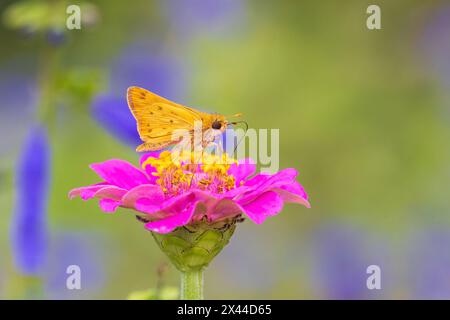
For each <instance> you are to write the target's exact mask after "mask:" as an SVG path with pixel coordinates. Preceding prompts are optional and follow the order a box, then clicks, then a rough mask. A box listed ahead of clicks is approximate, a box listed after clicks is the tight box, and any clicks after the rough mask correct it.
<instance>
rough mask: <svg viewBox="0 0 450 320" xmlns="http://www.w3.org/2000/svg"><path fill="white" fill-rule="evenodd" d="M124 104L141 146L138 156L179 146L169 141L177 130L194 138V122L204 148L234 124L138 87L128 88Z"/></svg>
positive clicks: (221, 117)
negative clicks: (131, 116) (132, 121)
mask: <svg viewBox="0 0 450 320" xmlns="http://www.w3.org/2000/svg"><path fill="white" fill-rule="evenodd" d="M127 100H128V106H129V108H130V110H131V113H132V114H133V116H134V118H135V119H136V122H137V130H138V132H139V136H140V138H141V140H142V141H143V142H144V143H143V144H141V145H139V146H138V147H137V148H136V151H137V152H143V151H156V150H160V149H163V148H166V147H168V146H171V145H174V144H176V143H178V142H180V140H174V139H173V137H172V136H173V132H174V131H175V130H177V129H181V130H187V131H188V132H189V133H190V134H191V136H193V133H194V125H195V122H196V121H201V125H202V127H201V131H202V145H203V147H205V146H206V145H208V144H209V143H210V142H213V141H214V139H215V138H216V137H217V136H218V135H220V134H221V133H223V132H224V131H225V129H226V128H227V126H228V125H229V124H235V123H236V122H233V123H230V122H228V121H227V120H226V119H225V116H223V115H220V114H210V113H206V112H201V111H198V110H195V109H192V108H189V107H185V106H182V105H180V104H177V103H175V102H172V101H169V100H167V99H165V98H163V97H160V96H158V95H156V94H154V93H152V92H150V91H148V90H145V89H142V88H139V87H130V88H128V90H127ZM235 116H240V114H236V115H235Z"/></svg>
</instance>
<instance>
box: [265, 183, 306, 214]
mask: <svg viewBox="0 0 450 320" xmlns="http://www.w3.org/2000/svg"><path fill="white" fill-rule="evenodd" d="M274 191H276V192H277V193H278V194H279V195H280V196H281V198H282V199H283V201H284V202H295V203H299V204H302V205H304V206H305V207H307V208H311V205H310V204H309V201H308V195H307V194H306V192H305V189H304V188H303V187H302V185H301V184H300V183H298V182H297V181H294V182H293V183H291V184H288V185H285V186H281V187H280V188H276V189H274Z"/></svg>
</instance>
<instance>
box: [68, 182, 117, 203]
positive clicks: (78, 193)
mask: <svg viewBox="0 0 450 320" xmlns="http://www.w3.org/2000/svg"><path fill="white" fill-rule="evenodd" d="M109 186H111V185H110V184H107V183H106V182H101V183H98V184H93V185H90V186H87V187H80V188H76V189H72V190H71V191H70V192H69V198H70V199H73V198H75V197H81V199H83V200H88V199H91V198H93V197H94V195H95V193H96V192H97V191H99V190H100V189H103V188H105V187H109Z"/></svg>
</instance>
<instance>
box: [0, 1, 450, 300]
mask: <svg viewBox="0 0 450 320" xmlns="http://www.w3.org/2000/svg"><path fill="white" fill-rule="evenodd" d="M32 2H34V3H39V4H42V3H46V4H49V6H50V7H51V8H52V10H50V11H48V12H47V11H46V13H45V14H44V15H43V16H39V15H38V18H37V21H39V22H40V23H38V26H35V25H33V23H34V22H31V23H29V25H28V24H27V23H28V22H27V21H28V20H26V19H25V20H26V21H25V23H24V24H20V23H19V25H18V26H17V25H14V24H11V21H10V20H11V19H13V20H14V19H17V18H16V17H15V16H14V14H12V13H11V10H12V9H11V6H15V5H17V4H18V3H20V1H2V2H1V4H0V12H1V14H2V18H3V21H2V26H1V27H0V43H1V50H0V93H1V95H0V125H1V127H0V135H1V138H0V141H1V145H0V215H1V216H0V298H21V297H28V296H27V294H26V292H28V291H29V288H30V287H33V286H35V285H36V284H35V283H37V285H36V286H37V287H42V288H43V293H41V296H40V297H45V298H55V299H79V298H87V299H90V298H93V299H99V298H105V299H123V298H126V297H127V296H128V294H129V293H130V292H133V291H136V290H145V289H148V288H151V287H154V286H155V285H156V283H157V282H158V281H163V283H164V284H165V285H168V286H177V285H178V280H179V279H178V273H177V271H176V270H175V269H174V268H173V267H168V270H167V272H165V273H164V275H163V276H162V278H161V279H159V280H158V276H157V268H158V266H160V265H161V263H165V262H167V259H166V258H165V257H164V256H163V254H162V253H161V252H160V251H159V249H158V248H157V246H156V244H155V243H154V241H153V239H152V237H151V235H150V233H149V232H147V231H146V230H145V229H144V228H143V226H142V225H141V224H140V223H136V220H135V219H134V216H133V214H132V213H131V212H130V211H127V210H125V209H119V210H118V212H117V213H116V214H114V215H108V214H104V213H102V212H101V211H100V209H99V208H98V205H97V204H96V202H95V201H88V202H82V201H81V200H79V199H77V200H73V201H69V200H68V198H67V193H68V191H69V190H70V189H72V188H74V187H78V186H83V185H87V184H90V183H94V182H96V181H97V178H96V175H95V174H94V173H93V172H91V171H90V170H89V169H88V165H89V164H90V163H93V162H99V161H104V160H107V159H110V158H120V159H126V160H129V161H130V162H132V163H135V164H137V163H138V155H137V154H136V153H135V152H134V151H133V150H134V149H133V147H132V146H131V144H130V143H127V141H126V139H125V140H124V139H122V140H121V139H118V138H117V135H114V132H112V131H114V124H112V125H111V122H109V125H108V124H106V125H105V124H104V122H103V123H102V121H103V120H102V119H103V118H102V116H101V115H100V116H99V115H98V113H99V112H100V113H101V112H102V111H101V110H104V109H96V110H97V111H95V109H93V108H94V107H95V101H98V100H96V99H99V97H114V99H116V100H115V101H116V102H117V103H115V104H111V108H114V107H117V108H123V109H124V110H126V112H128V108H127V104H126V100H125V88H126V85H129V86H131V85H135V84H137V83H140V84H141V85H142V86H144V87H145V88H147V89H149V90H151V91H154V92H157V93H160V94H163V95H165V96H166V97H167V98H169V99H172V100H175V101H178V102H180V103H183V104H186V105H189V106H193V107H197V108H200V109H202V110H209V111H214V112H218V113H222V114H233V113H237V112H242V113H243V114H244V119H245V120H246V121H247V122H248V123H249V125H250V127H252V128H269V129H270V128H279V129H280V167H281V168H286V167H293V168H296V169H297V170H299V172H300V176H299V181H300V182H301V183H302V184H303V186H304V187H305V189H306V191H307V192H308V194H309V196H310V201H311V204H312V208H311V209H306V208H304V207H300V206H295V205H286V206H285V208H284V210H283V212H282V213H281V214H280V215H279V216H277V217H274V218H270V219H268V220H267V221H266V222H265V223H264V224H262V225H255V224H253V223H251V222H250V221H246V222H245V223H243V224H241V225H239V226H238V229H237V231H236V234H235V235H234V237H233V238H232V240H231V243H230V244H229V246H228V247H226V248H225V249H224V251H223V252H222V253H221V254H220V255H219V257H218V258H216V259H215V260H214V261H213V263H212V264H211V265H210V267H209V269H208V270H207V271H206V274H205V286H206V287H205V296H206V297H207V298H211V299H221V298H224V299H241V298H242V299H243V298H250V299H253V298H254V299H310V298H320V299H327V298H332V299H335V298H344V299H345V298H369V299H376V298H387V299H392V298H404V299H408V298H450V249H449V248H450V217H449V214H448V213H449V209H450V201H449V199H450V197H449V195H448V193H449V186H450V182H449V181H450V180H449V178H450V170H449V169H450V166H449V151H450V149H449V146H450V144H449V137H450V126H449V123H450V113H449V110H450V96H449V95H448V92H449V89H450V63H449V60H448V57H449V55H450V6H449V5H448V2H446V1H427V2H424V1H414V0H409V1H406V0H405V1H402V0H399V1H395V2H393V1H381V0H380V1H377V2H376V4H377V5H379V6H380V8H381V21H382V29H381V30H368V29H367V27H366V19H367V17H368V14H367V13H366V9H367V7H368V6H369V5H370V4H372V2H373V1H361V0H355V1H350V0H346V1H257V0H248V1H244V0H241V1H239V0H203V1H200V0H196V1H176V0H170V1H163V0H161V1H156V0H155V1H149V0H134V1H114V2H113V1H106V0H103V1H91V6H87V7H86V8H88V9H86V12H87V13H89V14H88V18H89V19H90V20H89V21H88V22H89V25H83V24H82V29H81V30H67V29H65V26H64V24H65V19H66V17H67V16H68V15H67V14H66V12H65V8H66V6H67V4H70V2H66V1H62V0H61V1H59V0H53V1H43V0H42V1H31V2H30V1H29V3H32ZM22 5H23V4H22ZM31 7H32V10H37V9H35V7H33V6H31ZM25 11H26V10H25ZM44 11H45V10H44ZM8 12H9V13H8ZM81 14H82V17H83V14H84V13H83V4H82V11H81ZM11 15H12V16H13V17H12V18H11ZM18 16H19V17H22V15H21V14H19V15H18ZM56 17H60V18H56ZM61 17H62V18H61ZM45 19H47V20H45ZM14 21H15V20H14ZM31 21H34V20H33V18H31ZM61 21H62V25H61ZM19 22H20V21H19ZM147 63H148V64H150V65H151V66H150V67H148V68H147V67H145V66H144V65H145V64H147ZM141 64H142V65H141ZM141 66H142V68H141ZM124 70H125V71H124ZM146 83H148V84H146ZM161 83H162V84H163V85H161ZM28 96H29V98H26V97H28ZM25 98H26V99H25ZM105 99H107V98H105ZM111 99H112V98H111ZM99 110H100V111H99ZM95 112H97V113H95ZM119 113H120V112H119ZM36 119H39V121H41V123H44V124H45V127H46V128H47V129H48V132H49V134H48V135H49V144H50V146H51V183H50V189H49V190H50V191H49V207H48V211H47V219H46V225H47V226H48V230H47V235H48V242H47V249H46V254H45V260H44V262H43V265H42V267H41V268H39V271H38V272H37V273H33V275H32V276H33V277H30V276H29V275H28V276H26V275H25V273H26V272H22V271H21V269H20V267H18V266H17V263H15V259H14V256H15V254H16V253H15V252H14V251H15V250H16V249H15V246H14V245H13V244H12V242H13V240H12V237H11V228H13V226H12V225H13V224H14V215H15V214H16V211H15V204H16V203H17V192H16V189H17V188H16V178H15V176H16V172H17V170H18V167H17V166H18V165H17V164H18V162H19V161H18V159H19V158H20V155H21V150H22V145H23V141H24V139H25V138H26V136H27V132H28V130H29V129H30V127H32V126H33V124H34V123H35V122H36ZM118 126H119V125H118ZM124 142H125V143H124ZM29 161H30V162H32V161H33V157H31V158H30V159H29ZM24 201H25V200H24ZM24 232H26V230H24ZM70 264H77V265H80V266H81V268H82V289H81V290H72V291H70V290H67V289H66V283H65V281H66V280H65V279H66V277H67V275H66V273H65V270H66V267H67V266H68V265H70ZM371 264H375V265H379V266H380V267H381V274H382V289H381V290H368V289H367V288H366V278H367V276H368V275H367V274H366V268H367V266H369V265H371ZM31 297H33V295H31Z"/></svg>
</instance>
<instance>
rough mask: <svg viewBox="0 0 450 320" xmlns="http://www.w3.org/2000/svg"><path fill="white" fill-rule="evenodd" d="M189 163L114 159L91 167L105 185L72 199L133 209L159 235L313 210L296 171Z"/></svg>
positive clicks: (225, 162) (165, 157)
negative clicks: (297, 207)
mask: <svg viewBox="0 0 450 320" xmlns="http://www.w3.org/2000/svg"><path fill="white" fill-rule="evenodd" d="M192 156H193V154H190V155H189V158H191V157H192ZM175 159H177V158H176V157H175ZM187 160H192V158H191V159H186V158H185V157H184V158H183V157H180V158H179V160H174V157H173V153H170V152H169V151H164V152H162V153H160V154H158V153H151V154H147V155H144V156H143V157H142V158H141V161H140V163H141V168H136V167H134V166H133V165H132V164H130V163H128V162H126V161H123V160H115V159H113V160H107V161H105V162H102V163H94V164H92V165H91V166H90V167H91V169H92V170H94V171H95V172H96V173H97V174H98V175H99V177H100V178H101V179H102V180H103V181H102V182H100V183H97V184H94V185H90V186H86V187H81V188H77V189H74V190H72V191H70V193H69V197H70V198H74V197H77V196H80V197H81V198H82V199H83V200H88V199H91V198H98V199H100V202H99V204H100V207H101V209H102V210H103V211H105V212H114V211H115V210H116V208H117V207H119V206H120V207H124V208H129V209H134V210H136V211H137V212H138V217H139V218H140V220H141V221H144V222H145V227H146V228H147V229H148V230H151V231H153V232H156V233H160V234H166V233H170V232H172V231H174V230H175V229H176V228H178V227H182V226H188V225H192V224H195V223H196V222H207V223H216V222H219V221H227V220H229V219H238V218H241V217H242V216H246V217H248V218H249V219H250V220H252V221H253V222H255V223H257V224H260V223H262V222H264V221H265V220H266V218H267V217H269V216H273V215H276V214H278V213H279V212H280V211H281V209H282V208H283V204H284V203H285V202H295V203H299V204H302V205H304V206H306V207H308V208H309V207H310V204H309V202H308V196H307V194H306V192H305V190H304V189H303V187H302V186H301V185H300V184H299V183H298V182H297V181H296V180H295V178H296V176H297V171H296V170H295V169H292V168H289V169H284V170H281V171H280V172H278V173H276V174H265V173H260V174H256V175H255V171H256V165H255V164H254V163H253V162H252V161H251V160H248V159H246V160H243V161H239V162H236V161H230V160H229V158H228V157H227V156H226V155H225V156H223V157H219V156H213V155H207V156H203V159H202V161H200V162H199V164H195V165H193V164H191V163H192V162H193V161H187Z"/></svg>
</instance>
